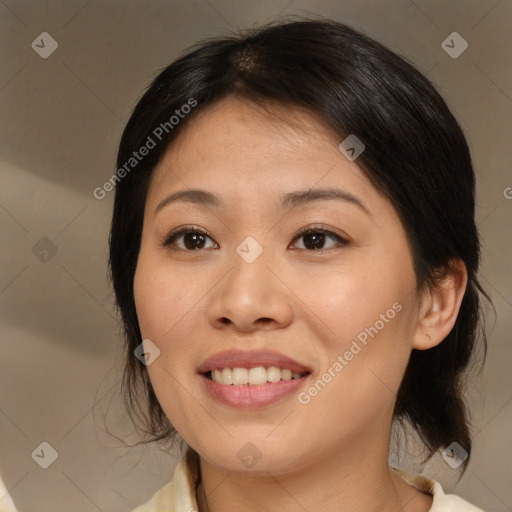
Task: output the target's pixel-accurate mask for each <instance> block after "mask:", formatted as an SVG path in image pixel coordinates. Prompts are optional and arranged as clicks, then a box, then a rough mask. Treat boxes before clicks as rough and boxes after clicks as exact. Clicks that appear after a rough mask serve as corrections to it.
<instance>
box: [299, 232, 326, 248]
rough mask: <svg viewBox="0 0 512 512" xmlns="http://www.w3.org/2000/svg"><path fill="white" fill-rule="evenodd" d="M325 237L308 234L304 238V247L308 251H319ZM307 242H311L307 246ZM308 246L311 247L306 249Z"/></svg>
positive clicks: (321, 234)
mask: <svg viewBox="0 0 512 512" xmlns="http://www.w3.org/2000/svg"><path fill="white" fill-rule="evenodd" d="M324 239H325V235H324V234H323V233H308V234H307V235H305V237H304V245H305V246H306V247H307V248H308V249H321V248H322V247H321V246H323V244H324ZM308 241H310V242H312V243H311V244H308ZM308 245H311V246H312V247H308Z"/></svg>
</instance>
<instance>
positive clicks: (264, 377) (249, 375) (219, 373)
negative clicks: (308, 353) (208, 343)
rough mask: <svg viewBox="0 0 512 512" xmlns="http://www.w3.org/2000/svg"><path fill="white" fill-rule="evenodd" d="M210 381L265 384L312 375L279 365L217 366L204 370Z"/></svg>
mask: <svg viewBox="0 0 512 512" xmlns="http://www.w3.org/2000/svg"><path fill="white" fill-rule="evenodd" d="M203 375H204V376H205V377H206V378H207V379H208V380H210V381H213V382H216V383H217V384H221V385H224V386H263V385H265V384H270V383H277V382H281V381H290V380H298V379H301V378H303V377H306V376H308V375H310V372H309V371H303V372H295V371H293V372H292V371H291V370H290V369H289V368H279V367H277V366H268V367H265V366H254V367H251V368H244V367H234V368H229V367H226V368H216V369H214V370H210V371H207V372H204V373H203Z"/></svg>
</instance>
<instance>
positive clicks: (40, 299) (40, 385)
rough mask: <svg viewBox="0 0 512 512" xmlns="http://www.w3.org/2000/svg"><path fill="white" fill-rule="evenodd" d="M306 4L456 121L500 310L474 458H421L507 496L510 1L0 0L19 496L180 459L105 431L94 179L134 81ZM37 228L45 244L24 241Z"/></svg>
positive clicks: (112, 362) (42, 500)
mask: <svg viewBox="0 0 512 512" xmlns="http://www.w3.org/2000/svg"><path fill="white" fill-rule="evenodd" d="M307 12H309V13H311V14H321V15H325V16H330V17H333V18H334V19H337V20H340V21H344V22H346V23H349V24H351V25H353V26H354V27H355V28H357V29H359V30H362V31H364V32H366V33H367V34H368V35H370V36H372V37H374V38H376V39H378V40H380V41H381V42H383V43H384V44H386V45H388V46H389V47H390V48H392V49H394V50H395V51H397V52H398V53H400V54H402V55H404V56H406V57H407V58H408V59H410V60H411V61H412V62H413V63H414V64H415V65H417V67H419V69H420V70H422V71H423V72H424V73H426V74H427V75H428V76H429V78H430V79H431V80H432V81H433V82H434V83H435V84H436V85H437V86H438V88H439V90H440V92H441V93H442V94H443V95H444V97H445V98H446V99H447V101H448V103H449V104H450V106H451V107H452V109H453V111H454V113H455V115H456V116H457V117H458V119H459V121H460V122H461V124H462V127H463V129H464V130H465V132H466V134H467V137H468V139H469V143H470V146H471V149H472V153H473V157H474V163H475V168H476V172H477V175H478V208H477V216H478V223H479V228H480V230H481V234H482V239H483V244H484V251H483V257H484V265H483V268H482V272H481V278H482V283H483V284H484V286H486V288H487V290H488V291H489V292H490V293H491V294H492V297H493V300H494V303H495V306H496V310H497V315H498V316H497V321H496V322H495V323H494V317H493V316H492V315H491V316H490V317H489V322H488V324H489V328H488V332H489V333H490V349H489V356H488V362H487V367H486V369H485V371H484V373H483V377H482V378H479V379H476V380H475V381H474V384H473V386H472V393H471V396H472V398H471V402H472V404H473V411H474V423H475V430H476V431H477V432H478V433H477V436H476V446H475V452H474V459H473V461H472V463H471V465H470V466H469V469H468V471H467V473H466V475H465V476H464V478H463V479H462V480H461V482H459V483H458V485H456V482H455V481H454V480H453V472H451V470H450V469H449V468H448V466H447V465H446V464H445V463H444V462H442V461H441V462H440V463H439V461H438V463H431V464H430V465H429V466H428V467H426V468H424V469H425V471H427V472H429V473H430V474H431V475H433V474H436V475H437V478H439V479H441V481H442V482H443V483H445V485H446V486H447V487H448V488H450V489H455V492H456V493H457V494H459V495H461V496H463V497H465V498H466V499H468V500H470V501H472V502H474V503H475V504H476V505H478V506H480V507H482V508H484V509H485V510H486V511H496V512H505V511H508V510H511V509H512V486H511V485H510V481H511V477H510V469H511V462H510V459H511V456H512V448H511V439H510V437H511V436H510V432H511V430H512V429H511V422H512V421H511V420H512V386H511V385H510V383H511V379H510V375H511V373H512V351H511V350H510V330H511V328H512V314H511V313H512V311H511V308H512V272H511V271H510V261H512V243H511V230H510V219H511V216H512V199H511V198H512V189H510V188H507V187H512V174H511V172H510V164H511V158H510V137H511V133H512V131H511V123H512V80H511V69H512V66H511V54H512V44H511V43H512V36H511V32H510V27H511V22H512V2H511V1H510V0H501V1H497V0H485V1H484V0H471V1H470V0H458V1H453V0H451V1H441V0H427V1H421V0H416V1H412V0H396V1H369V0H365V1H360V0H359V1H358V0H329V1H327V0H325V1H315V2H313V1H306V0H278V1H234V0H210V1H206V0H205V1H203V0H191V1H163V0H151V1H144V2H143V1H141V0H139V1H135V0H129V1H126V0H123V1H121V0H116V1H112V0H109V1H106V0H103V1H102V0H89V1H85V0H69V1H60V2H59V1H55V0H51V1H48V0H45V1H42V0H2V1H0V24H1V29H0V38H1V45H0V48H1V63H2V64H1V66H0V108H1V111H2V121H1V127H0V129H1V136H0V141H1V142H0V144H1V147H0V166H1V167H0V168H1V176H2V178H1V180H2V181H1V183H2V186H1V187H0V227H1V229H2V241H3V243H2V249H3V250H2V253H1V254H2V255H1V270H0V312H1V320H2V321H1V324H0V329H1V330H0V339H1V348H2V357H1V358H0V365H1V366H0V386H1V390H2V393H1V395H0V433H1V434H0V454H1V457H0V471H1V475H2V478H3V480H4V481H5V484H6V487H7V489H9V490H10V493H11V495H12V498H13V499H14V501H15V502H16V504H17V506H18V508H19V511H20V512H28V511H37V512H50V511H51V512H58V511H66V512H69V511H70V510H72V511H73V512H93V511H97V510H101V511H112V512H121V511H125V510H130V509H131V508H133V507H134V506H135V505H137V504H139V503H141V502H143V501H145V500H147V499H148V497H149V496H150V495H151V494H152V493H153V492H154V491H155V490H156V489H158V488H159V487H161V486H162V485H163V484H165V483H166V482H167V481H168V480H169V479H170V478H171V475H172V470H173V468H174V464H175V462H176V459H175V458H173V457H171V456H170V455H167V454H163V453H161V452H159V450H158V447H146V448H126V447H123V445H122V444H121V443H119V442H118V441H116V440H115V439H113V438H111V437H109V436H107V435H106V434H105V432H104V430H105V428H104V424H105V422H104V415H105V412H106V411H107V409H108V410H109V411H110V413H109V417H110V418H111V420H110V424H109V425H110V426H111V427H112V428H114V430H115V432H117V433H119V432H121V431H125V432H128V430H129V425H126V424H125V423H124V420H123V419H122V416H120V412H119V411H120V409H119V406H118V405H117V404H118V400H119V397H118V395H117V391H118V382H119V372H118V369H119V361H120V354H121V352H120V346H121V340H120V337H119V334H118V326H117V323H116V320H115V314H114V309H113V307H112V296H111V293H110V291H109V288H108V285H107V283H106V258H107V234H108V227H109V221H110V212H111V207H112V199H113V196H112V193H110V194H109V195H108V196H107V198H105V199H103V200H101V201H100V200H97V199H95V198H94V197H93V194H92V191H93V189H94V188H95V187H98V186H101V185H102V183H104V181H105V180H106V179H107V178H108V177H109V176H111V175H112V173H113V172H114V171H115V166H114V162H115V151H116V146H117V143H118V140H119V137H120V134H121V131H122V128H123V125H124V123H125V122H126V120H127V119H128V116H129V113H130V111H131V109H132V108H133V106H134V104H135V102H136V99H137V98H138V97H139V94H140V92H141V91H142V89H143V88H144V87H145V86H146V85H147V84H148V81H149V80H150V78H151V77H153V76H154V75H155V73H156V72H157V71H158V70H159V69H160V68H162V67H164V66H166V65H167V64H169V63H170V62H171V61H172V59H173V58H174V57H175V56H176V55H177V54H178V53H179V52H181V51H182V50H183V49H184V48H185V47H186V46H187V45H189V44H191V43H193V42H195V41H196V40H198V39H200V38H203V37H205V36H211V35H217V34H221V33H226V32H227V31H228V30H229V29H235V28H237V27H246V26H250V25H254V24H257V23H259V22H263V21H268V20H270V19H271V18H274V17H278V16H282V15H288V14H303V13H307ZM453 31H456V32H458V33H459V34H461V36H462V37H463V38H464V39H465V40H466V41H467V42H468V44H469V47H468V49H467V50H466V51H465V52H464V53H463V54H462V55H461V56H460V57H458V58H457V59H453V58H451V57H450V56H449V55H448V54H447V53H446V52H445V51H444V50H443V49H442V48H441V42H442V41H443V40H444V39H445V38H446V37H447V36H448V35H449V34H450V33H452V32H453ZM42 32H48V33H50V34H51V36H52V37H53V38H54V39H55V40H56V41H57V42H58V49H57V50H56V51H55V52H54V53H53V54H52V55H51V56H50V57H49V58H47V59H42V58H41V57H40V56H39V55H38V54H37V53H36V52H35V51H34V50H33V49H32V48H31V43H32V41H34V40H35V39H36V38H37V36H38V35H39V34H41V33H42ZM507 191H508V192H509V193H508V194H507ZM507 195H508V199H507V197H506V196H507ZM43 237H46V238H47V239H49V240H50V241H51V244H52V245H50V243H49V242H48V241H44V240H43V242H39V244H40V245H38V246H36V249H34V246H35V244H36V243H38V241H40V239H41V238H43ZM52 247H55V248H56V250H57V252H56V254H55V255H52V252H51V249H52ZM45 250H46V251H49V252H47V253H44V251H45ZM45 257H46V258H49V259H48V261H46V262H44V261H41V258H43V259H44V258H45ZM116 418H120V419H118V420H116ZM44 441H45V442H47V443H49V444H50V445H51V446H52V447H53V448H54V449H55V450H56V451H57V453H58V458H57V460H56V461H55V462H54V463H53V464H52V465H51V466H50V467H49V468H48V469H42V468H41V467H39V465H38V464H36V462H35V460H34V459H33V458H32V457H31V454H32V452H33V451H34V450H35V449H36V448H37V447H38V446H39V445H40V443H42V442H44ZM1 498H2V496H0V507H1V504H2V501H1Z"/></svg>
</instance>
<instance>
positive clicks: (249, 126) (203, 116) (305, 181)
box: [148, 98, 384, 203]
mask: <svg viewBox="0 0 512 512" xmlns="http://www.w3.org/2000/svg"><path fill="white" fill-rule="evenodd" d="M340 142H341V137H338V136H337V135H336V133H334V130H332V129H331V128H330V127H328V126H327V124H326V123H325V122H323V121H322V120H321V119H320V118H319V117H318V116H315V115H314V114H313V113H310V112H308V111H305V110H303V109H299V108H291V107H285V106H283V105H272V106H271V108H269V109H262V108H261V107H258V106H256V105H255V104H253V103H250V102H248V101H245V100H241V99H236V98H226V99H224V100H222V101H219V102H217V103H215V104H214V105H212V106H209V107H207V108H206V109H205V110H203V111H201V112H199V113H198V114H197V116H196V117H194V118H193V119H191V120H190V121H189V122H188V123H187V125H185V126H184V127H183V131H182V132H181V133H180V134H179V136H178V137H177V138H176V139H175V140H174V141H173V142H172V143H171V145H170V146H169V147H168V148H167V151H166V153H165V154H164V156H163V158H162V160H161V161H160V163H159V165H158V166H157V168H156V169H155V172H154V175H153V178H152V183H151V186H150V190H149V194H148V201H150V202H151V203H153V202H154V201H156V200H157V198H158V197H161V195H162V194H163V193H168V192H169V191H173V190H178V189H187V188H208V189H209V190H211V191H212V192H217V193H219V194H222V195H224V196H226V197H228V198H229V197H231V198H232V199H235V198H242V197H246V198H247V199H249V198H250V199H252V200H254V201H258V202H261V200H262V199H266V198H270V197H275V196H276V195H282V194H285V193H287V192H290V191H292V190H294V189H311V188H315V187H327V186H332V187H341V186H342V187H343V188H344V189H348V190H350V191H351V192H352V193H354V194H359V195H364V196H365V197H366V198H367V199H368V200H380V201H382V200H384V198H383V196H381V194H380V193H379V192H378V191H377V190H376V189H375V188H374V187H373V185H372V184H371V183H370V181H369V180H368V178H367V177H366V176H365V175H364V174H363V173H362V171H361V170H360V169H359V167H358V166H357V164H356V163H355V162H352V161H349V160H348V159H347V158H345V157H344V156H343V154H342V153H341V152H340V151H339V149H338V146H339V144H340Z"/></svg>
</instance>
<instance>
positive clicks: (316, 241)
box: [294, 228, 347, 251]
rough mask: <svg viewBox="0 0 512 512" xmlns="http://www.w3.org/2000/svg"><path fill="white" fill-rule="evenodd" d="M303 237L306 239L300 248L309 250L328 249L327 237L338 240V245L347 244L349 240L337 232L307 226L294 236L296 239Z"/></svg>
mask: <svg viewBox="0 0 512 512" xmlns="http://www.w3.org/2000/svg"><path fill="white" fill-rule="evenodd" d="M301 238H303V239H304V240H303V242H302V247H298V248H299V249H303V250H309V251H318V250H322V249H326V247H324V245H325V242H326V240H327V239H331V240H335V241H337V242H338V245H345V244H346V243H347V241H346V240H345V239H344V238H342V237H341V236H339V235H337V234H336V233H333V232H332V231H328V230H326V229H321V228H306V229H304V230H302V231H301V232H299V233H298V234H297V236H296V237H295V238H294V240H299V239H301ZM335 245H336V243H335V244H333V245H331V246H330V247H334V246H335ZM330 247H327V248H330Z"/></svg>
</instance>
